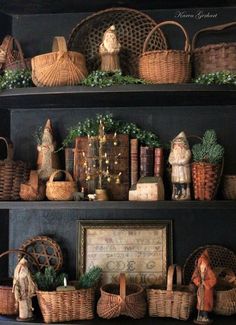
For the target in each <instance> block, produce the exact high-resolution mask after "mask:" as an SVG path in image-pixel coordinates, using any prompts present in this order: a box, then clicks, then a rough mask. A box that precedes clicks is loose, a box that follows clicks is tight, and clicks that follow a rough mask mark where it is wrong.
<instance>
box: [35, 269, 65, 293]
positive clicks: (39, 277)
mask: <svg viewBox="0 0 236 325" xmlns="http://www.w3.org/2000/svg"><path fill="white" fill-rule="evenodd" d="M64 278H66V279H67V278H68V275H67V274H65V273H60V274H57V273H56V271H55V270H54V268H53V267H51V266H49V267H46V268H45V270H44V273H42V272H37V273H36V274H35V275H34V280H35V282H36V283H37V286H38V288H39V290H42V291H54V290H56V288H57V287H59V286H63V284H64Z"/></svg>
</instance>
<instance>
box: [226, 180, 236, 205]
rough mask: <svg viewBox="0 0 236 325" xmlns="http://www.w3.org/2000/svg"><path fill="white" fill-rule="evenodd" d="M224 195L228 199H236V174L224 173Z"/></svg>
mask: <svg viewBox="0 0 236 325" xmlns="http://www.w3.org/2000/svg"><path fill="white" fill-rule="evenodd" d="M223 195H224V198H225V199H226V200H236V175H224V177H223Z"/></svg>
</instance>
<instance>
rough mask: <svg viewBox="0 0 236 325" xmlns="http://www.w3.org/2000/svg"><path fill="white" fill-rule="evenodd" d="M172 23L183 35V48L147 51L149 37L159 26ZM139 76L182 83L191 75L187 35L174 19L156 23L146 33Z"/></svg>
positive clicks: (155, 81)
mask: <svg viewBox="0 0 236 325" xmlns="http://www.w3.org/2000/svg"><path fill="white" fill-rule="evenodd" d="M165 25H174V26H177V27H179V28H180V29H181V30H182V32H183V33H184V36H185V46H184V50H182V51H181V50H165V49H164V50H159V49H155V50H154V51H148V50H147V48H148V44H149V41H150V39H151V37H152V36H153V35H154V33H155V32H156V31H157V30H158V29H159V27H161V26H165ZM139 77H140V78H142V79H144V80H147V81H149V82H152V83H158V84H159V83H184V82H188V81H189V79H190V77H191V65H190V44H189V37H188V34H187V32H186V30H185V29H184V27H183V26H182V25H180V24H179V23H177V22H175V21H165V22H162V23H160V24H158V25H157V26H156V27H154V28H153V29H152V31H151V32H150V33H149V34H148V36H147V38H146V40H145V42H144V45H143V53H142V54H141V55H140V58H139Z"/></svg>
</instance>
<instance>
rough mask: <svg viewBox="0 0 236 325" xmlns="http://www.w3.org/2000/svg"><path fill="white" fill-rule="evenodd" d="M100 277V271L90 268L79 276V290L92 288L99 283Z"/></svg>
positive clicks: (95, 267)
mask: <svg viewBox="0 0 236 325" xmlns="http://www.w3.org/2000/svg"><path fill="white" fill-rule="evenodd" d="M101 276H102V269H101V268H100V267H98V266H94V267H92V268H91V269H90V270H89V271H88V272H86V273H84V274H83V275H81V277H80V279H79V288H81V289H87V288H93V287H95V286H96V284H97V283H98V282H99V280H100V278H101Z"/></svg>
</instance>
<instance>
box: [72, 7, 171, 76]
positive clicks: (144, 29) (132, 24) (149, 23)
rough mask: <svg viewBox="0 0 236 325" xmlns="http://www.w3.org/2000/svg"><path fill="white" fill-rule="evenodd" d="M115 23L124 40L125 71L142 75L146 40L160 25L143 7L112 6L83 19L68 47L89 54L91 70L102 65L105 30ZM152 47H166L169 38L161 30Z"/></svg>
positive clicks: (156, 34)
mask: <svg viewBox="0 0 236 325" xmlns="http://www.w3.org/2000/svg"><path fill="white" fill-rule="evenodd" d="M111 25H115V27H116V31H117V37H118V40H119V42H120V44H121V51H120V64H121V69H122V71H123V73H125V74H130V75H134V76H137V75H138V68H137V65H138V57H139V55H140V54H141V53H142V48H143V43H144V41H145V39H146V37H147V35H148V33H149V32H150V30H151V29H152V28H153V27H155V26H156V22H155V21H154V20H153V19H152V18H151V17H149V16H148V15H146V14H144V13H143V12H141V11H137V10H134V9H129V8H110V9H106V10H103V11H99V12H97V13H95V14H93V15H90V16H88V17H87V18H85V19H84V20H82V21H81V22H80V23H79V24H78V25H77V26H75V28H74V29H73V30H72V33H71V35H70V38H69V42H68V48H69V49H70V50H73V51H79V52H81V53H83V54H84V55H85V57H86V64H87V68H88V70H89V72H92V71H94V70H97V69H99V66H100V58H99V55H98V51H99V45H100V44H101V42H102V37H103V34H104V32H105V30H106V29H107V28H108V27H110V26H111ZM149 46H150V49H166V40H165V37H164V35H163V34H162V32H161V31H160V30H158V31H157V33H155V35H153V37H152V39H151V40H150V45H149Z"/></svg>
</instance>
